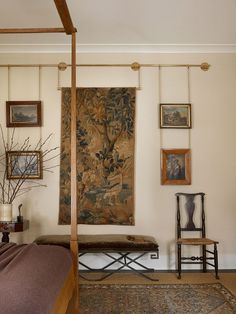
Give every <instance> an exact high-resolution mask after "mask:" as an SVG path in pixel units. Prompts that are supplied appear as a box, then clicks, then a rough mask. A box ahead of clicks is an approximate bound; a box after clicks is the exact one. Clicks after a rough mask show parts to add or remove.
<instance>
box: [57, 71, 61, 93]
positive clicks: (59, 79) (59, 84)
mask: <svg viewBox="0 0 236 314" xmlns="http://www.w3.org/2000/svg"><path fill="white" fill-rule="evenodd" d="M57 90H61V70H60V69H59V67H58V68H57Z"/></svg>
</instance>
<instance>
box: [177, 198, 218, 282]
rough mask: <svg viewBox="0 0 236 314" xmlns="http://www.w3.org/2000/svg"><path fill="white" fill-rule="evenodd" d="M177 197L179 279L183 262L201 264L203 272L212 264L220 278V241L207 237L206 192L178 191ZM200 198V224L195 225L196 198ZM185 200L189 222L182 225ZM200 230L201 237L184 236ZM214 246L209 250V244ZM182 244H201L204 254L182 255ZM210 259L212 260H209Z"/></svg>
mask: <svg viewBox="0 0 236 314" xmlns="http://www.w3.org/2000/svg"><path fill="white" fill-rule="evenodd" d="M175 195H176V198H177V241H176V244H177V255H178V259H177V271H178V279H180V278H181V266H182V264H201V265H202V270H203V272H206V271H207V265H210V266H212V267H214V268H215V277H216V279H219V276H218V252H217V244H218V243H219V242H217V241H214V240H211V239H208V238H206V228H205V211H204V196H205V194H204V193H192V194H191V193H176V194H175ZM199 198H200V206H199V209H200V217H199V220H200V223H199V225H200V226H195V222H194V221H193V218H194V214H195V209H196V208H195V207H196V204H195V199H199ZM184 200H185V201H186V202H185V209H186V217H185V218H186V220H187V223H186V225H185V227H183V226H182V223H183V220H184V219H183V216H184V215H183V214H184V213H183V210H182V207H183V206H182V204H183V201H184ZM188 231H191V232H195V231H197V232H198V235H199V234H200V237H194V238H192V237H191V238H187V237H184V236H183V234H185V232H188ZM210 245H211V246H213V251H209V250H208V249H207V247H208V246H210ZM182 246H200V247H201V253H202V256H191V257H185V256H182ZM209 261H212V263H211V262H209Z"/></svg>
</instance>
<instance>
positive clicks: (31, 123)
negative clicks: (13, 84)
mask: <svg viewBox="0 0 236 314" xmlns="http://www.w3.org/2000/svg"><path fill="white" fill-rule="evenodd" d="M6 122H7V127H8V128H12V127H13V128H16V127H36V126H41V125H42V119H41V101H28V100H27V101H7V102H6Z"/></svg>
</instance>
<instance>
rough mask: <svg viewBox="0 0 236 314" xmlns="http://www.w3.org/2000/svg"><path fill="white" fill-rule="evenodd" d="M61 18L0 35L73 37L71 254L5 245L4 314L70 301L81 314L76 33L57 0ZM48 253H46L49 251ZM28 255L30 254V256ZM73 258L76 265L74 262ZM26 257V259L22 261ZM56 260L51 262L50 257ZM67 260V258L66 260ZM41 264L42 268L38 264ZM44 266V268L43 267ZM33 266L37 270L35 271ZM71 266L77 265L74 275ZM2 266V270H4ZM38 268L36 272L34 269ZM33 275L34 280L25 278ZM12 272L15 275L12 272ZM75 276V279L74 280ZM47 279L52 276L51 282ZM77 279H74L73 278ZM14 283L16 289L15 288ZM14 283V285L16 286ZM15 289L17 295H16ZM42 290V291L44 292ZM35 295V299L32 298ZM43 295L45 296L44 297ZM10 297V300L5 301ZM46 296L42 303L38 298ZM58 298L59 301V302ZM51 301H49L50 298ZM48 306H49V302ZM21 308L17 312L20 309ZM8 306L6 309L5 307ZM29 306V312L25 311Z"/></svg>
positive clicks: (61, 306)
mask: <svg viewBox="0 0 236 314" xmlns="http://www.w3.org/2000/svg"><path fill="white" fill-rule="evenodd" d="M54 3H55V5H56V8H57V11H58V14H59V15H60V18H61V22H62V24H63V26H64V27H63V28H11V29H7V28H4V29H0V34H27V33H29V34H30V33H66V34H67V35H70V36H71V62H72V63H71V236H70V250H71V254H68V253H69V251H68V250H67V249H64V248H61V247H58V246H54V247H52V246H48V247H43V246H37V245H36V244H28V245H15V244H5V243H4V244H2V245H1V246H0V277H1V278H2V280H1V282H2V283H3V282H4V283H5V282H6V283H7V284H8V286H7V288H8V289H7V290H6V291H5V290H4V287H2V288H1V287H0V290H1V299H2V300H3V301H1V303H3V304H0V308H1V309H4V313H5V314H7V313H25V314H27V313H28V314H30V313H41V314H46V313H48V314H49V313H50V314H51V313H55V314H57V313H58V314H59V313H65V312H66V308H67V305H68V304H69V301H70V302H71V304H72V307H73V309H71V310H70V311H71V312H72V313H79V310H78V241H77V202H76V200H77V182H76V114H75V113H76V36H75V34H76V29H75V27H74V26H73V23H72V20H71V17H70V13H69V10H68V7H67V4H66V1H65V0H54ZM45 250H46V251H47V252H46V251H45ZM53 251H55V257H54V258H53V256H54V255H53ZM27 252H30V254H28V253H27ZM28 255H30V256H31V257H32V260H30V261H29V260H28V258H29V257H28ZM71 255H72V262H73V263H72V262H71V261H70V260H71ZM22 256H23V258H22ZM50 256H51V257H52V258H51V259H50V258H49V257H50ZM63 256H64V257H63ZM62 260H64V262H63V263H62V264H63V266H65V264H66V265H67V267H66V270H65V271H64V276H62V277H61V279H60V280H59V281H58V285H59V286H56V287H55V281H57V280H56V278H53V277H52V276H51V274H52V271H53V269H57V271H58V268H59V270H60V273H61V274H62V273H63V270H62V265H60V263H59V264H58V262H59V261H62ZM35 262H36V263H37V264H38V266H37V267H36V265H35V264H34V263H35ZM40 262H42V265H41V266H40ZM13 264H16V266H17V268H16V269H15V270H14V268H12V265H13ZM32 265H33V268H32ZM71 265H73V267H72V269H73V271H71ZM1 266H2V268H1ZM34 268H35V272H34V271H33V269H34ZM26 269H27V270H29V269H30V271H29V276H30V278H27V280H26V278H25V276H26V275H27V274H28V271H27V270H26ZM46 269H47V271H48V274H46V278H45V280H43V278H42V277H43V273H45V272H46ZM10 270H11V271H10ZM37 271H38V273H37ZM18 272H21V274H22V273H23V274H24V276H19V278H18V279H19V280H21V279H24V282H20V281H19V282H16V280H17V277H15V280H14V275H15V276H16V274H17V273H18ZM72 275H73V276H72ZM47 276H49V277H48V278H47ZM72 277H73V278H72ZM11 281H14V282H12V285H11ZM33 282H36V283H37V286H34V287H33V286H32V287H31V286H29V285H30V283H33ZM13 283H14V284H13ZM46 283H47V284H46ZM51 286H52V287H54V292H53V293H52V294H51V298H54V299H52V300H50V302H51V303H50V305H49V306H47V304H46V305H45V307H41V305H42V303H43V302H47V301H46V300H43V299H45V296H48V295H50V287H51ZM14 288H15V291H14ZM20 290H23V292H25V293H24V298H23V299H21V300H23V301H21V302H20V299H19V298H15V302H13V303H11V302H10V303H9V302H4V300H9V299H10V300H11V298H9V293H10V297H12V298H14V297H15V295H16V294H17V293H18V292H19V291H20ZM41 290H42V291H41ZM30 292H34V293H32V295H31V294H30ZM41 292H42V294H41ZM4 294H5V295H6V298H5V297H4ZM35 295H37V301H38V306H36V307H35V308H34V309H30V306H29V302H30V300H31V299H34V298H35ZM39 295H41V296H42V300H41V299H40V298H39V297H38V296H39ZM55 298H56V299H55ZM46 299H47V298H46ZM47 303H48V302H47ZM18 304H19V305H20V307H18V308H17V305H18ZM3 305H4V307H3ZM24 306H25V309H24Z"/></svg>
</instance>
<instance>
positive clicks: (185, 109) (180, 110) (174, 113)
mask: <svg viewBox="0 0 236 314" xmlns="http://www.w3.org/2000/svg"><path fill="white" fill-rule="evenodd" d="M191 123H192V122H191V104H160V128H161V129H164V128H167V129H190V128H191V127H192V124H191Z"/></svg>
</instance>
